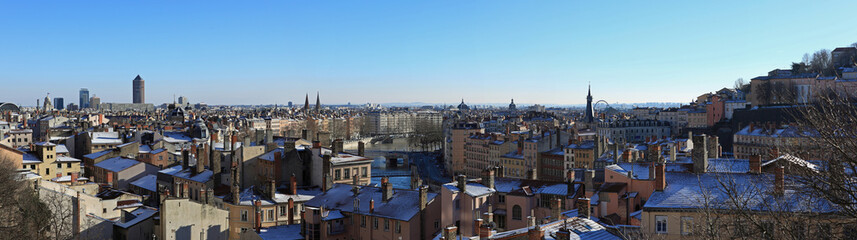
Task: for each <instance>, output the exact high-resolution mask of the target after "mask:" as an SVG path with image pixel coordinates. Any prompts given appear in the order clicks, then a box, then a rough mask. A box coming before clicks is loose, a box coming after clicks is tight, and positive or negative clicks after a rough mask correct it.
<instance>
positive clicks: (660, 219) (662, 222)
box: [655, 216, 667, 234]
mask: <svg viewBox="0 0 857 240" xmlns="http://www.w3.org/2000/svg"><path fill="white" fill-rule="evenodd" d="M655 232H656V233H661V234H665V233H667V216H655Z"/></svg>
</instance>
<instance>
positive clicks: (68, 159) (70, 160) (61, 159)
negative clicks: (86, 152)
mask: <svg viewBox="0 0 857 240" xmlns="http://www.w3.org/2000/svg"><path fill="white" fill-rule="evenodd" d="M57 162H80V159H77V158H73V157H57Z"/></svg>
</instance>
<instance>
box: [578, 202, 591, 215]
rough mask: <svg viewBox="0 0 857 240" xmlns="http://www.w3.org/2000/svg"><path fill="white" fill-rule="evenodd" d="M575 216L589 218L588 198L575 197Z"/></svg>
mask: <svg viewBox="0 0 857 240" xmlns="http://www.w3.org/2000/svg"><path fill="white" fill-rule="evenodd" d="M577 217H579V218H589V198H585V197H582V198H577Z"/></svg>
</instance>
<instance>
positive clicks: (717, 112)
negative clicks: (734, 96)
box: [705, 95, 726, 127]
mask: <svg viewBox="0 0 857 240" xmlns="http://www.w3.org/2000/svg"><path fill="white" fill-rule="evenodd" d="M725 112H726V102H725V101H724V100H723V99H722V98H720V96H717V95H715V96H712V97H711V99H710V101H709V102H708V103H707V104H706V105H705V113H706V123H707V124H706V126H708V127H711V126H714V124H716V123H717V122H720V120H722V119H723V118H724V117H726V113H725Z"/></svg>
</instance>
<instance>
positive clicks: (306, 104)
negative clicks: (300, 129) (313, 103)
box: [304, 93, 309, 112]
mask: <svg viewBox="0 0 857 240" xmlns="http://www.w3.org/2000/svg"><path fill="white" fill-rule="evenodd" d="M307 111H309V93H307V94H306V101H305V102H304V112H307Z"/></svg>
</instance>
